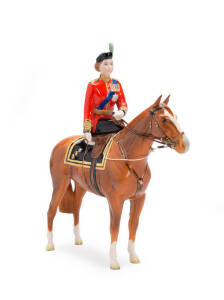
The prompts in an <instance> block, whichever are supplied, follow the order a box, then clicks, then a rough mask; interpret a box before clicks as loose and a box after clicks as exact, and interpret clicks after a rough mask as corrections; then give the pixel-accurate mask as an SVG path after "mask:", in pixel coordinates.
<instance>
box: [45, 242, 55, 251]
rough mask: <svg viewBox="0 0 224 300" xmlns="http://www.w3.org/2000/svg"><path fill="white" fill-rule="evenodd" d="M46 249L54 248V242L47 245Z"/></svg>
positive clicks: (51, 249)
mask: <svg viewBox="0 0 224 300" xmlns="http://www.w3.org/2000/svg"><path fill="white" fill-rule="evenodd" d="M46 250H47V251H53V250H54V244H51V245H47V247H46Z"/></svg>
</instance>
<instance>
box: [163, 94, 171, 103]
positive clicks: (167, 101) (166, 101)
mask: <svg viewBox="0 0 224 300" xmlns="http://www.w3.org/2000/svg"><path fill="white" fill-rule="evenodd" d="M169 100H170V95H169V96H168V97H166V99H165V100H164V101H163V103H165V104H166V105H167V104H168V103H169Z"/></svg>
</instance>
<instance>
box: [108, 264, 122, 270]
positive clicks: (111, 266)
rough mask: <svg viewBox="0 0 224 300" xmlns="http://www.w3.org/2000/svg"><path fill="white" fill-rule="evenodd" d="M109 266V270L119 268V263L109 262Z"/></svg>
mask: <svg viewBox="0 0 224 300" xmlns="http://www.w3.org/2000/svg"><path fill="white" fill-rule="evenodd" d="M110 268H111V270H119V269H120V265H119V263H113V264H110Z"/></svg>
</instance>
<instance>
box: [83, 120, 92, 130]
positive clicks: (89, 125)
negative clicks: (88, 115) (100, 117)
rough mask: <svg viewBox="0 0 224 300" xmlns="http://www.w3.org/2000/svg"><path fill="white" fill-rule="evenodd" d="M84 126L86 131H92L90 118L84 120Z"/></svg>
mask: <svg viewBox="0 0 224 300" xmlns="http://www.w3.org/2000/svg"><path fill="white" fill-rule="evenodd" d="M83 126H84V132H88V131H91V120H90V119H86V120H84V124H83Z"/></svg>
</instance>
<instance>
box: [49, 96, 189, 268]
mask: <svg viewBox="0 0 224 300" xmlns="http://www.w3.org/2000/svg"><path fill="white" fill-rule="evenodd" d="M161 97H162V96H160V97H159V98H158V99H157V100H156V101H155V103H154V104H153V105H151V106H150V107H149V108H147V109H145V110H144V111H143V112H142V113H140V114H139V115H138V116H137V117H136V118H134V119H133V120H132V121H131V122H130V123H129V124H128V125H127V126H126V127H124V128H123V129H122V130H121V131H119V132H118V133H117V134H115V135H114V137H113V141H112V144H111V147H110V151H109V154H108V156H107V160H106V165H105V169H104V170H97V171H96V174H95V178H96V182H97V186H98V190H97V189H95V188H94V187H93V186H92V185H91V180H90V168H87V167H80V166H74V165H69V164H65V163H64V159H65V155H66V151H67V148H68V147H69V145H70V144H71V143H72V141H74V139H76V138H78V137H80V136H73V137H69V138H67V139H64V140H63V141H61V142H60V143H58V144H57V145H56V146H55V148H54V149H53V151H52V154H51V160H50V170H51V176H52V181H53V194H52V199H51V202H50V206H49V210H48V235H47V237H48V244H47V248H46V249H47V250H54V244H53V233H52V229H53V220H54V217H55V215H56V212H57V208H58V206H60V210H61V211H62V212H68V213H73V216H74V235H75V244H76V245H81V244H82V239H81V236H80V231H79V210H80V207H81V204H82V199H83V196H84V195H85V193H86V192H87V191H88V192H91V193H94V194H97V195H98V194H99V193H100V194H101V195H103V196H104V197H106V198H107V200H108V204H109V210H110V234H111V245H110V268H111V269H119V268H120V265H119V263H118V260H117V255H116V245H117V239H118V232H119V225H120V218H121V212H122V208H123V204H124V201H125V200H127V199H129V200H130V219H129V242H128V252H129V257H130V262H131V263H139V262H140V260H139V258H138V256H137V254H136V251H135V237H136V231H137V227H138V222H139V216H140V213H141V210H142V208H143V205H144V201H145V191H146V188H147V186H148V183H149V181H150V177H151V175H150V169H149V166H148V163H147V157H148V155H149V153H150V151H151V147H152V144H153V142H154V141H156V142H159V143H161V144H163V146H160V147H170V148H172V149H174V150H175V151H176V152H178V153H185V152H187V151H188V149H189V141H188V139H187V137H186V136H185V134H184V132H182V131H181V129H180V127H179V125H178V123H177V119H176V116H175V115H174V114H173V112H172V111H171V109H170V108H169V107H168V102H169V96H168V97H167V98H166V99H165V100H164V101H163V102H161ZM71 180H73V181H74V182H75V190H74V191H73V189H72V185H71ZM63 207H64V209H63Z"/></svg>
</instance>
